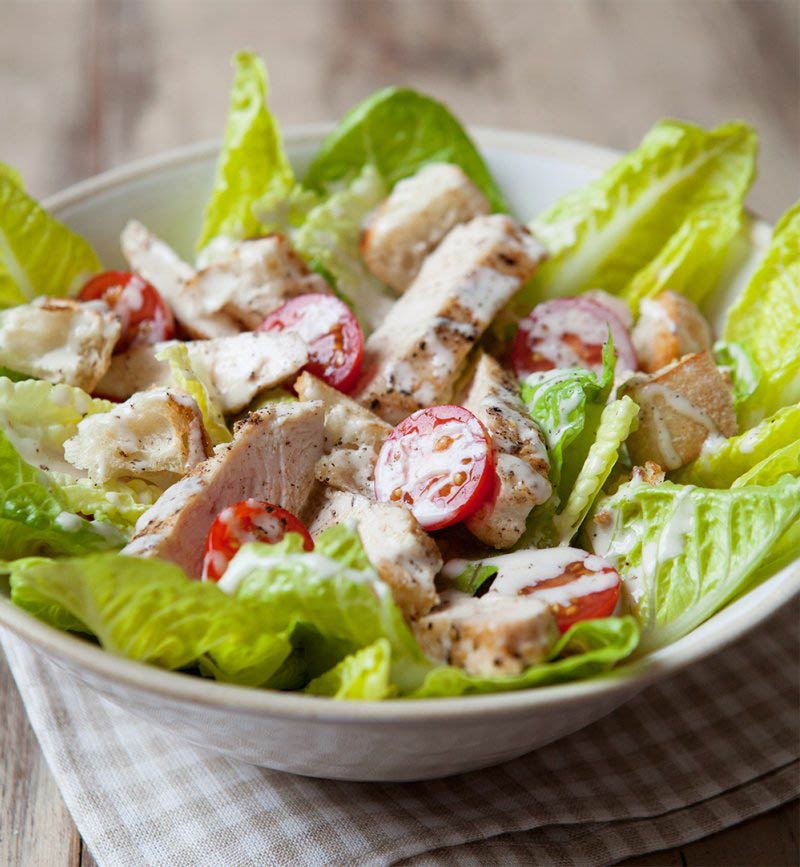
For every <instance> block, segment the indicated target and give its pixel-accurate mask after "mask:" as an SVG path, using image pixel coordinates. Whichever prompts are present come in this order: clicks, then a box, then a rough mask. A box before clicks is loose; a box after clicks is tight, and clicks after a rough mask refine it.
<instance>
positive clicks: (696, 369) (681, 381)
mask: <svg viewBox="0 0 800 867" xmlns="http://www.w3.org/2000/svg"><path fill="white" fill-rule="evenodd" d="M620 394H627V395H629V396H630V397H631V398H632V399H633V400H634V401H635V402H636V403H637V404H638V405H639V428H638V430H636V431H634V432H633V433H631V435H630V436H629V437H628V439H627V444H628V450H629V452H630V455H631V459H632V461H633V463H634V464H639V465H644V464H645V463H646V462H647V461H652V462H653V463H656V464H658V465H659V466H660V467H662V468H663V469H665V470H675V469H677V468H678V467H682V466H683V465H684V464H688V463H689V462H690V461H693V460H694V459H695V458H696V457H697V456H698V455H699V454H700V451H701V449H702V448H703V443H704V442H705V441H706V438H707V437H708V436H709V435H712V434H713V435H716V436H723V437H729V436H733V435H734V434H735V433H736V430H737V425H736V413H735V412H734V409H733V388H732V386H731V383H730V380H729V379H728V378H727V377H725V376H723V375H722V374H721V373H720V372H719V370H718V369H717V367H716V365H715V364H714V359H713V358H712V357H711V353H710V352H699V353H695V354H693V355H685V356H684V357H683V358H681V359H679V360H678V361H674V362H672V364H669V365H667V366H666V367H664V368H662V369H661V370H658V371H656V372H655V373H652V374H637V375H636V376H633V377H631V379H629V380H628V381H627V382H625V383H624V384H623V385H622V386H621V388H620Z"/></svg>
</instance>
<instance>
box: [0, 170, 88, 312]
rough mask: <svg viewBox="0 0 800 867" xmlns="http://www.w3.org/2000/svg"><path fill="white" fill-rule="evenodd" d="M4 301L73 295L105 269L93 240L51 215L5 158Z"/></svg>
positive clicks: (0, 302) (1, 176)
mask: <svg viewBox="0 0 800 867" xmlns="http://www.w3.org/2000/svg"><path fill="white" fill-rule="evenodd" d="M0 169H2V171H0V307H11V306H13V305H15V304H26V303H27V302H28V301H30V300H31V299H32V298H34V297H35V296H36V295H55V296H64V295H73V294H75V293H76V292H77V291H78V289H79V288H80V287H81V285H82V284H83V283H84V281H85V280H86V279H87V278H88V277H90V276H91V275H92V274H94V273H96V272H97V271H99V270H100V262H99V260H98V258H97V255H96V254H95V252H94V250H93V249H92V248H91V246H90V245H89V243H88V242H87V241H85V240H84V239H83V238H81V237H80V236H79V235H76V234H75V233H74V232H73V231H72V230H71V229H68V228H67V227H66V226H65V225H64V224H63V223H60V222H59V221H58V220H56V219H55V217H51V216H50V214H48V213H47V211H45V210H44V208H42V207H41V206H40V205H39V204H38V203H37V202H36V201H35V200H34V199H32V198H31V197H30V196H29V195H28V194H27V193H26V192H25V190H24V189H23V187H22V184H21V181H20V178H19V175H18V174H17V173H16V172H15V171H14V170H13V169H11V168H10V167H9V166H4V165H3V164H2V163H0Z"/></svg>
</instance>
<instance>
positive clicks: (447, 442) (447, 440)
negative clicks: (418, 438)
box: [433, 434, 453, 452]
mask: <svg viewBox="0 0 800 867" xmlns="http://www.w3.org/2000/svg"><path fill="white" fill-rule="evenodd" d="M451 445H453V438H452V437H449V436H447V434H445V435H444V436H441V437H439V439H438V440H436V444H435V445H434V447H433V450H434V451H435V452H443V451H444V450H445V449H449V448H450V446H451Z"/></svg>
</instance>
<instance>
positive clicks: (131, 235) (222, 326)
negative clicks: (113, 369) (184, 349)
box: [121, 220, 242, 340]
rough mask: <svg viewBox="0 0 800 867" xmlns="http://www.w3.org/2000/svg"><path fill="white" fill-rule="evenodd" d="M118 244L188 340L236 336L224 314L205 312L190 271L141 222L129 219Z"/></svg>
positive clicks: (235, 327)
mask: <svg viewBox="0 0 800 867" xmlns="http://www.w3.org/2000/svg"><path fill="white" fill-rule="evenodd" d="M121 243H122V252H123V253H124V254H125V258H126V259H127V260H128V263H129V264H130V266H131V270H133V271H136V273H137V274H139V276H141V277H142V278H144V279H145V280H147V282H148V283H150V284H152V285H153V286H154V287H155V288H156V289H157V290H158V292H159V294H160V295H161V297H162V298H163V299H164V300H165V301H166V302H167V304H169V306H170V307H171V308H172V312H173V313H174V314H175V318H176V319H177V320H178V322H179V323H180V324H181V326H182V327H183V329H184V331H186V333H187V334H189V335H190V336H191V337H195V338H197V339H198V340H205V339H207V338H209V337H225V336H227V335H230V334H238V333H239V332H240V331H241V330H242V328H241V325H240V324H239V323H238V322H237V321H236V320H235V319H234V318H233V317H232V316H228V314H227V313H224V312H220V311H217V312H212V313H209V312H207V311H206V309H205V307H204V303H203V298H202V297H201V296H200V295H199V294H198V292H197V290H196V288H194V286H193V285H192V280H193V279H194V276H195V270H194V268H192V266H191V265H189V264H187V263H186V262H184V261H183V259H181V258H180V256H178V254H177V253H176V252H175V251H174V250H173V249H172V247H170V246H169V245H168V244H166V243H165V242H164V241H162V240H161V239H160V238H157V237H156V236H155V235H154V234H153V233H152V232H149V231H148V230H147V229H146V228H145V227H144V226H143V225H142V224H141V223H139V222H137V221H136V220H131V221H130V222H129V223H128V225H127V226H125V228H124V229H123V230H122V238H121Z"/></svg>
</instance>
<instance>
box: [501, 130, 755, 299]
mask: <svg viewBox="0 0 800 867" xmlns="http://www.w3.org/2000/svg"><path fill="white" fill-rule="evenodd" d="M756 151H757V138H756V134H755V132H754V131H753V130H752V129H751V128H750V127H749V126H747V125H746V124H743V123H729V124H725V125H724V126H721V127H718V128H717V129H714V130H711V131H706V130H703V129H701V128H700V127H696V126H693V125H692V124H688V123H681V122H679V121H675V120H664V121H661V122H660V123H657V124H656V125H655V126H654V127H653V128H652V129H651V130H650V132H649V133H648V134H647V135H646V136H645V138H644V139H643V141H642V143H641V144H640V145H639V147H638V148H636V150H634V151H632V152H631V153H629V154H628V155H627V156H625V157H623V158H622V159H621V160H620V161H619V162H618V163H616V164H615V165H614V166H612V167H611V168H610V169H608V171H606V172H605V174H603V175H602V176H601V177H600V178H599V179H598V180H596V181H594V182H593V183H591V184H589V185H588V186H586V187H583V188H582V189H579V190H576V191H575V192H572V193H568V194H567V195H566V196H564V197H563V198H562V199H561V200H560V201H558V202H557V203H556V204H555V205H554V206H553V207H552V208H550V209H549V210H548V211H546V212H545V213H544V214H542V215H541V216H539V217H537V218H536V219H535V220H534V221H533V223H532V224H531V229H532V231H533V232H534V234H535V235H536V236H537V237H538V238H539V240H541V241H542V243H543V244H544V245H545V247H546V248H547V249H548V251H549V252H550V258H549V260H548V261H546V262H545V263H544V264H543V265H542V266H541V267H540V268H539V270H538V271H537V272H536V275H535V276H534V278H533V280H532V281H531V282H530V283H529V284H528V286H527V287H526V288H524V289H523V290H522V292H520V293H519V294H518V295H517V297H516V298H515V300H514V303H513V310H514V311H516V313H517V314H518V315H519V316H523V315H525V314H527V312H528V311H529V310H530V309H531V307H533V305H534V304H535V303H536V302H537V301H540V300H542V299H543V298H553V297H556V296H561V295H577V294H579V293H581V292H584V291H586V290H587V289H595V288H600V289H604V290H605V291H606V292H611V293H614V294H618V295H622V296H623V297H624V298H625V299H626V300H627V301H629V302H630V303H631V304H632V305H633V306H634V307H635V306H636V305H637V304H638V302H639V301H641V299H642V298H647V297H650V296H653V295H656V294H658V293H659V292H661V291H662V290H663V289H667V288H669V289H672V290H673V291H675V292H681V293H682V294H684V295H686V296H687V297H688V298H691V299H692V300H693V301H700V300H702V298H703V297H705V295H707V294H708V293H709V292H710V291H711V290H712V289H713V288H714V287H715V285H716V283H717V281H718V279H719V276H720V273H721V271H722V268H723V265H724V262H725V257H726V254H727V252H728V248H729V245H730V243H731V241H732V240H733V239H734V237H735V236H736V235H737V233H738V231H739V228H740V226H741V224H742V214H743V211H742V202H743V200H744V197H745V194H746V193H747V190H748V188H749V187H750V184H751V182H752V180H753V175H754V171H755V158H756Z"/></svg>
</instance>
